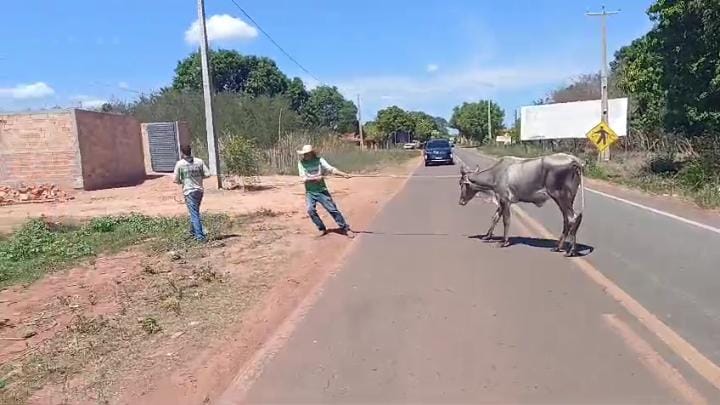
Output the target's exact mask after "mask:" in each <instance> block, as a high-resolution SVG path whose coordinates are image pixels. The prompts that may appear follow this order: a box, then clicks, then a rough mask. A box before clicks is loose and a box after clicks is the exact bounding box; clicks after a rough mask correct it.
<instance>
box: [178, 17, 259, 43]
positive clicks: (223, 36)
mask: <svg viewBox="0 0 720 405" xmlns="http://www.w3.org/2000/svg"><path fill="white" fill-rule="evenodd" d="M206 29H207V35H208V41H210V42H212V41H230V40H243V39H253V38H255V37H257V35H258V31H257V29H255V27H253V26H251V25H250V24H248V23H246V22H245V21H243V20H241V19H239V18H236V17H233V16H231V15H228V14H216V15H213V16H211V17H210V18H208V19H207V22H206ZM185 42H187V43H188V44H191V45H197V44H199V43H200V22H199V20H195V22H193V23H192V24H191V25H190V27H189V28H188V29H187V31H185Z"/></svg>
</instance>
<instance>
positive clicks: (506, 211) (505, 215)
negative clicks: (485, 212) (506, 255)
mask: <svg viewBox="0 0 720 405" xmlns="http://www.w3.org/2000/svg"><path fill="white" fill-rule="evenodd" d="M500 208H502V219H503V238H502V241H501V242H500V244H499V245H498V246H499V247H508V246H510V239H509V238H508V233H510V203H504V204H502V205H501V206H500Z"/></svg>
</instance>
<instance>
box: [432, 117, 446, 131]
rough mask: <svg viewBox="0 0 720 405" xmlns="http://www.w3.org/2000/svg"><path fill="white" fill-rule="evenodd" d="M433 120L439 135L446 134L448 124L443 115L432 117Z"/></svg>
mask: <svg viewBox="0 0 720 405" xmlns="http://www.w3.org/2000/svg"><path fill="white" fill-rule="evenodd" d="M433 121H435V127H436V128H437V130H438V131H439V132H440V136H448V135H449V133H448V127H449V126H450V124H449V123H448V122H447V120H446V119H445V118H443V117H433Z"/></svg>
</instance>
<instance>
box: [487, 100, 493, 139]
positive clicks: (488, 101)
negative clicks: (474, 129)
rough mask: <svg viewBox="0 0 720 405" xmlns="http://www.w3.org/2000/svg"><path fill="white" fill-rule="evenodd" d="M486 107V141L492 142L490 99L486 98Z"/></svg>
mask: <svg viewBox="0 0 720 405" xmlns="http://www.w3.org/2000/svg"><path fill="white" fill-rule="evenodd" d="M487 107H488V141H489V142H492V140H493V139H492V121H490V100H487Z"/></svg>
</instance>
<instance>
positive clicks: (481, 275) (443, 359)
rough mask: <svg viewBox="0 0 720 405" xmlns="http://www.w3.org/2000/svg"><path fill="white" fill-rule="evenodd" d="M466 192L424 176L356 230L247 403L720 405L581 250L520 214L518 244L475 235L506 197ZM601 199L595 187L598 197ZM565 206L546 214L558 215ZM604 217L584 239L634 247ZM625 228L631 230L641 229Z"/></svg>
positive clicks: (600, 251) (600, 252) (437, 170)
mask: <svg viewBox="0 0 720 405" xmlns="http://www.w3.org/2000/svg"><path fill="white" fill-rule="evenodd" d="M458 153H460V154H462V155H461V156H463V158H464V159H466V160H473V159H476V158H475V157H473V156H471V155H465V154H466V152H463V151H459V152H458ZM456 172H457V167H454V168H453V167H434V168H421V169H419V170H418V172H417V174H441V175H444V174H451V173H456ZM457 199H458V187H457V181H456V180H452V179H420V178H419V179H414V180H413V179H411V180H410V181H409V182H408V184H407V186H406V187H405V188H404V189H403V190H402V191H401V192H400V193H399V194H398V195H397V196H396V197H395V198H394V199H393V200H392V201H391V202H390V203H389V204H388V205H387V206H386V208H385V209H384V210H383V211H382V212H381V214H380V215H379V216H378V217H377V218H376V220H375V221H374V223H373V224H372V225H371V226H370V228H369V229H367V230H366V231H367V232H368V233H365V234H362V235H361V236H360V237H359V238H358V239H357V240H356V242H355V243H357V244H358V245H357V246H356V249H355V251H354V252H353V254H352V255H351V256H350V257H349V259H348V262H347V265H346V267H345V268H344V270H343V271H342V272H340V273H338V275H337V276H336V277H335V278H333V279H331V280H329V282H328V284H327V286H326V290H325V292H324V294H323V295H322V296H321V298H320V299H319V300H318V301H317V303H316V304H315V306H314V307H313V308H312V309H311V310H310V312H309V313H308V314H307V316H306V318H305V319H304V320H303V322H301V323H300V324H299V325H298V327H297V329H296V330H295V332H294V334H293V335H292V337H291V339H290V340H289V341H288V342H287V344H286V345H285V347H284V348H283V349H282V350H281V351H280V352H279V353H278V354H277V355H276V356H275V357H274V358H273V359H272V360H271V361H270V363H269V364H268V365H267V366H266V367H265V369H264V372H263V373H262V374H261V375H260V377H259V378H258V380H257V381H255V383H254V384H253V385H252V387H251V389H250V391H249V393H248V395H247V397H246V402H248V403H390V402H405V403H478V402H483V403H683V402H684V403H688V402H696V403H701V402H702V401H707V402H710V403H718V402H720V396H719V395H718V391H716V390H715V389H714V388H713V387H711V386H710V385H709V384H708V383H707V382H706V381H705V380H703V379H702V378H701V377H700V376H699V375H697V374H695V372H694V371H692V370H691V369H690V368H689V367H688V366H687V364H686V363H685V362H684V361H682V360H681V359H679V358H678V357H677V356H675V355H674V354H673V353H672V352H670V351H669V350H668V349H667V348H666V347H665V346H664V345H663V344H662V343H661V342H659V340H658V339H657V338H655V337H654V335H652V334H650V333H649V332H648V331H647V330H646V329H644V327H643V326H642V325H640V324H639V322H637V321H636V320H634V318H632V317H631V316H630V315H629V314H627V312H625V310H624V309H623V308H622V307H620V305H619V304H617V303H616V302H615V301H614V300H612V299H611V298H610V297H609V296H607V295H606V294H604V293H603V291H602V289H601V288H599V287H598V286H597V285H596V284H594V283H593V282H592V281H590V279H589V278H588V277H586V276H585V275H584V274H583V273H582V272H580V271H578V269H577V267H576V266H575V265H573V264H572V262H571V261H570V260H568V259H565V258H563V257H562V256H561V255H558V254H553V253H551V252H549V251H548V249H547V248H546V247H547V246H548V241H546V240H542V239H537V238H533V237H530V236H529V231H528V229H526V228H525V227H523V226H522V225H521V224H520V221H515V226H514V227H513V230H512V232H513V234H514V235H526V236H528V237H518V238H515V239H514V242H515V245H513V246H512V247H510V248H506V249H497V248H495V247H493V245H490V244H486V243H484V242H482V241H480V240H478V239H476V238H473V236H474V235H476V234H478V233H481V232H484V231H485V229H486V228H487V223H488V220H489V218H490V216H491V214H492V212H493V210H494V207H492V206H490V205H487V204H483V203H482V202H481V201H480V200H475V201H473V202H472V203H471V204H469V205H468V206H467V207H460V206H458V204H457ZM596 204H600V203H597V202H596V201H595V200H594V198H593V197H591V196H589V198H588V206H589V207H595V206H596ZM629 215H636V214H634V213H630V214H629ZM546 216H547V218H546ZM558 216H559V215H556V216H551V215H549V214H547V213H546V212H545V211H542V212H541V213H540V217H541V218H542V220H543V221H544V222H545V221H547V222H548V224H547V225H548V226H554V223H552V221H553V220H556V221H559V218H558ZM591 217H592V216H591V215H588V219H587V222H586V227H587V229H588V230H587V231H584V232H583V238H584V239H583V241H585V242H586V243H588V244H594V245H596V250H595V253H593V255H592V256H591V258H593V259H592V260H597V261H598V264H599V265H600V264H602V265H605V264H606V263H605V262H600V260H603V259H602V257H605V256H612V255H613V254H615V255H619V256H620V257H626V256H623V255H625V254H628V255H629V254H631V253H632V252H633V250H632V249H631V248H625V246H623V244H622V240H621V239H623V238H621V237H619V234H618V233H615V234H614V235H615V238H613V237H612V236H609V237H608V238H605V239H596V238H600V236H595V235H596V233H597V235H602V228H596V227H597V226H598V225H597V224H598V223H599V224H600V226H604V225H603V224H602V223H601V221H600V222H598V221H596V220H594V219H593V220H591V219H590V218H591ZM624 226H626V227H627V228H628V229H624V228H621V229H622V230H621V232H626V235H628V234H627V232H631V231H633V232H641V230H637V229H634V227H633V226H632V225H627V224H626V225H624ZM639 226H641V225H639V224H636V225H635V227H639ZM649 226H653V225H649ZM668 226H669V225H668ZM553 229H554V228H553ZM605 229H607V228H605ZM651 229H654V228H651ZM691 232H692V231H691V230H688V231H687V233H688V234H690V233H691ZM633 235H634V234H633ZM640 235H644V234H642V233H640ZM681 236H685V237H689V236H687V235H685V234H683V235H681ZM657 237H658V238H659V239H660V240H662V238H663V236H662V235H661V234H660V235H657ZM613 239H616V240H614V241H613V243H612V244H610V243H608V244H606V243H605V241H606V240H611V241H612V240H613ZM628 243H634V244H635V246H642V244H641V242H628ZM616 246H620V248H617V247H616ZM611 249H613V250H611ZM614 249H618V250H614ZM606 251H607V252H606ZM610 251H612V252H614V253H609V252H610ZM653 254H655V253H652V252H650V251H638V252H636V253H633V256H627V258H626V260H628V261H630V262H631V263H638V262H637V261H634V260H633V259H632V258H633V257H635V258H637V257H638V256H652V255H653ZM595 255H597V259H595ZM672 257H673V260H681V259H680V258H677V257H676V256H672ZM646 260H648V261H649V262H650V263H652V260H653V259H649V258H648V259H646ZM641 263H642V262H641ZM646 263H647V262H646ZM607 265H608V266H609V267H611V269H610V270H611V271H618V272H620V273H622V271H621V270H622V269H621V268H614V267H613V266H614V264H613V263H609V264H607ZM694 265H697V266H702V263H701V262H699V261H698V262H697V263H696V264H694ZM616 267H619V266H616ZM603 269H604V267H603ZM706 270H707V269H706ZM634 271H635V270H626V272H628V273H630V272H634ZM658 277H659V276H658ZM631 282H638V283H642V281H631ZM674 287H676V288H677V287H678V286H677V285H675V286H674ZM687 310H688V311H690V310H691V309H687Z"/></svg>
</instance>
